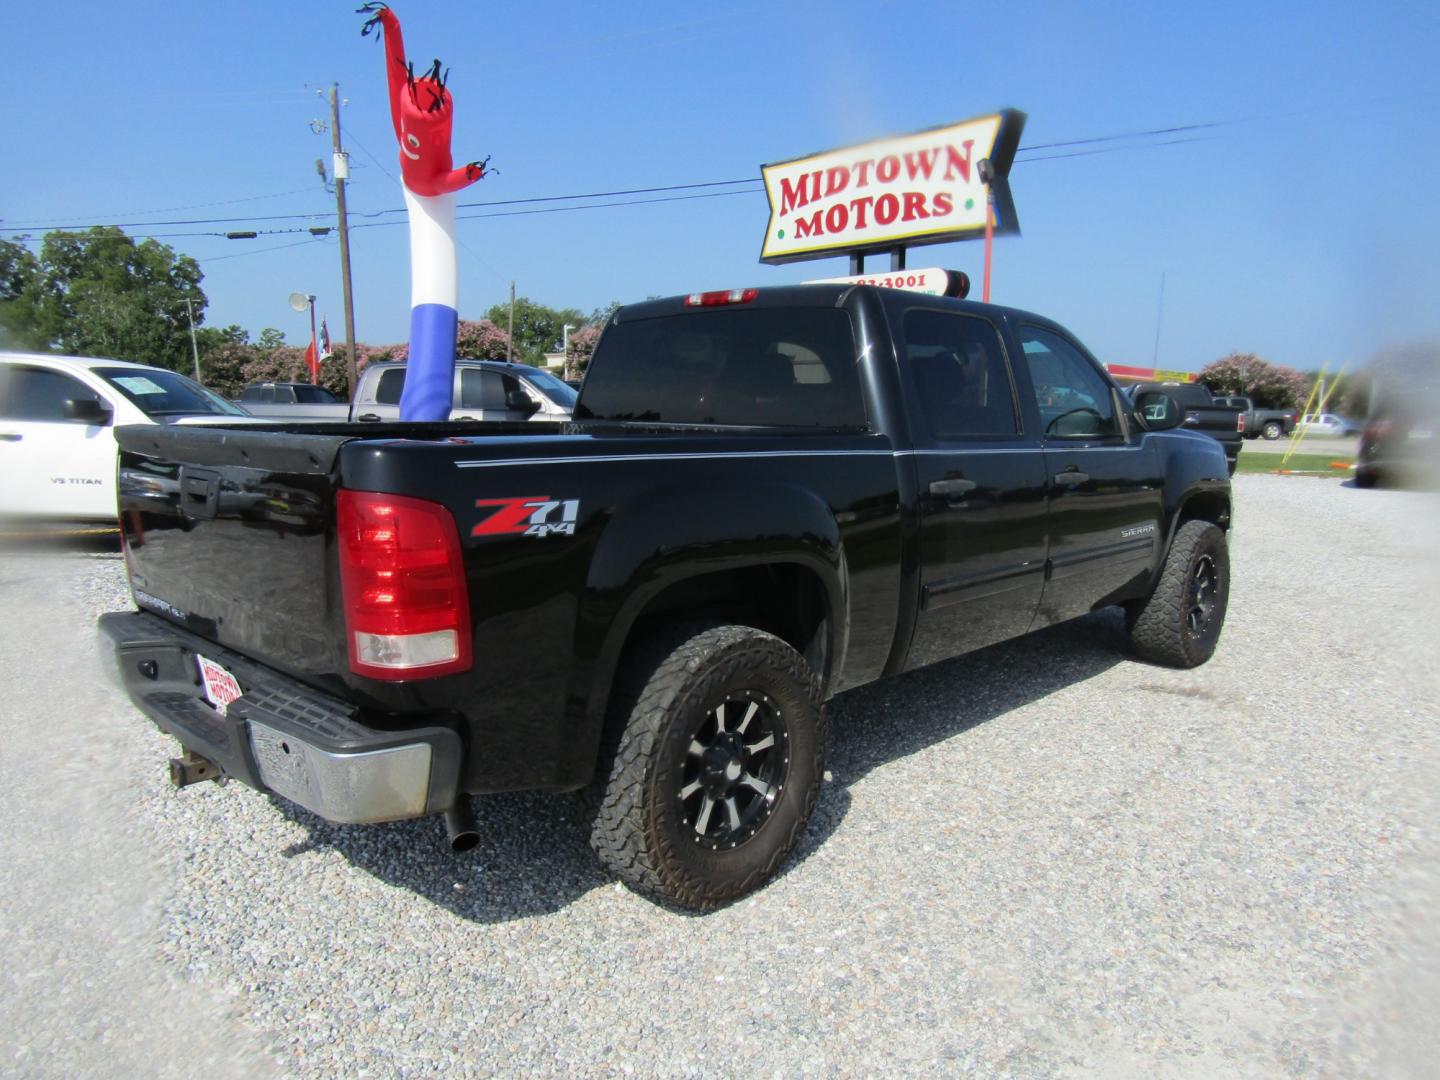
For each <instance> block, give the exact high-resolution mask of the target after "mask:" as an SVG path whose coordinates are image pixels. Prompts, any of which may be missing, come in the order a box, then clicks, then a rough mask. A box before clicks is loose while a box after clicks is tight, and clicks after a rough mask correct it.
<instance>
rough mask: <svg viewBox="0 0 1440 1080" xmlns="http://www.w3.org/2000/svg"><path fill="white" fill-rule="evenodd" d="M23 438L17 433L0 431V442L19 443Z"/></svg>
mask: <svg viewBox="0 0 1440 1080" xmlns="http://www.w3.org/2000/svg"><path fill="white" fill-rule="evenodd" d="M23 438H25V436H24V435H21V434H20V433H19V432H18V431H0V442H19V441H20V440H21V439H23Z"/></svg>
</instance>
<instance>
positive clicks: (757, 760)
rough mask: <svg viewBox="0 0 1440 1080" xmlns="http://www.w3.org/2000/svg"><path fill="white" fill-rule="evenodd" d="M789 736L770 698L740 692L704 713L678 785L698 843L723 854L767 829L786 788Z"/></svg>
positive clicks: (761, 694)
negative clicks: (761, 828)
mask: <svg viewBox="0 0 1440 1080" xmlns="http://www.w3.org/2000/svg"><path fill="white" fill-rule="evenodd" d="M789 771H790V735H789V731H788V729H787V728H786V726H785V717H784V715H783V713H782V712H781V710H780V709H779V707H778V706H777V705H776V703H775V702H774V701H773V700H772V699H771V698H770V696H769V695H768V694H763V693H760V692H759V691H756V690H742V691H740V692H739V693H738V694H729V695H726V697H725V700H723V701H721V702H720V703H719V704H718V705H716V706H715V708H713V709H711V710H710V711H709V712H708V713H706V714H705V715H704V716H703V717H702V718H701V721H700V725H699V727H698V728H697V730H696V731H695V733H694V734H693V735H692V736H691V739H690V745H689V747H688V748H687V751H686V755H685V762H684V768H683V772H682V776H681V781H680V791H679V799H680V805H681V808H682V813H683V815H684V822H685V824H686V825H689V826H690V827H691V828H692V829H693V830H694V833H695V842H696V843H697V844H700V845H701V846H702V847H706V848H709V849H710V850H711V851H725V850H729V849H730V848H734V847H737V846H738V845H740V844H741V843H743V842H744V841H746V840H748V839H750V837H752V836H754V835H755V833H756V832H757V831H758V830H759V828H760V826H762V825H764V824H765V821H766V819H767V818H769V816H770V813H771V811H772V810H774V808H775V804H776V802H777V801H778V800H779V798H780V795H781V793H782V792H783V791H784V789H785V780H786V777H787V775H788V773H789Z"/></svg>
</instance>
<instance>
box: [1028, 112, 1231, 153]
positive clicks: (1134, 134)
mask: <svg viewBox="0 0 1440 1080" xmlns="http://www.w3.org/2000/svg"><path fill="white" fill-rule="evenodd" d="M1243 123H1245V121H1243V120H1207V121H1206V122H1205V123H1203V124H1178V125H1176V126H1175V127H1165V128H1150V129H1148V130H1146V131H1125V132H1120V133H1119V134H1116V135H1096V136H1095V137H1093V138H1090V139H1068V140H1066V141H1064V142H1048V143H1035V144H1034V145H1032V146H1022V147H1020V149H1018V150H1016V151H1015V153H1016V155H1017V156H1018V155H1020V154H1025V153H1029V152H1030V151H1032V150H1054V149H1057V148H1059V147H1062V146H1089V145H1091V144H1092V143H1105V142H1119V141H1120V140H1122V139H1143V138H1149V137H1153V136H1156V135H1177V134H1179V133H1180V132H1182V131H1203V130H1205V129H1206V128H1217V127H1231V126H1233V125H1235V124H1243Z"/></svg>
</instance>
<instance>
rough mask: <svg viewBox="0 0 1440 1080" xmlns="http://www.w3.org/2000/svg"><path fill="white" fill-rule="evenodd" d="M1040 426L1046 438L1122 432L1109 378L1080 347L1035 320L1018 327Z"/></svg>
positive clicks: (1086, 437) (1080, 437) (1095, 436)
mask: <svg viewBox="0 0 1440 1080" xmlns="http://www.w3.org/2000/svg"><path fill="white" fill-rule="evenodd" d="M1018 334H1019V337H1020V345H1021V348H1023V349H1024V351H1025V363H1026V365H1027V366H1028V367H1029V369H1030V382H1031V384H1032V385H1033V386H1034V387H1035V402H1036V404H1037V405H1039V407H1040V426H1041V429H1042V430H1043V432H1044V434H1045V435H1046V436H1047V437H1048V438H1052V439H1053V438H1069V439H1103V438H1110V437H1112V436H1116V435H1119V434H1121V428H1120V419H1119V417H1118V416H1117V415H1116V412H1115V398H1114V395H1112V394H1111V393H1110V384H1109V383H1108V382H1106V381H1105V379H1104V378H1103V377H1102V376H1101V374H1100V373H1099V372H1098V371H1096V370H1095V365H1093V364H1092V363H1091V362H1090V361H1089V360H1088V359H1086V357H1085V356H1084V355H1082V354H1081V352H1080V350H1079V349H1077V348H1075V346H1074V345H1072V344H1070V342H1068V341H1066V340H1065V339H1064V338H1062V337H1060V336H1059V335H1057V334H1053V333H1051V332H1050V331H1049V330H1041V329H1040V328H1039V327H1036V326H1021V327H1020V328H1019V330H1018Z"/></svg>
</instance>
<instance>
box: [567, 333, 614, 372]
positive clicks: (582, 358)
mask: <svg viewBox="0 0 1440 1080" xmlns="http://www.w3.org/2000/svg"><path fill="white" fill-rule="evenodd" d="M604 328H605V324H604V323H603V322H592V323H586V324H585V325H584V326H582V327H581V328H580V329H579V330H576V331H575V332H574V333H573V334H571V335H570V350H569V352H567V353H566V354H565V377H566V378H567V379H577V378H579V377H580V376H581V375H583V374H584V373H585V369H586V368H588V367H589V366H590V357H591V356H593V355H594V354H595V343H596V342H597V341H599V340H600V331H601V330H603V329H604Z"/></svg>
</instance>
